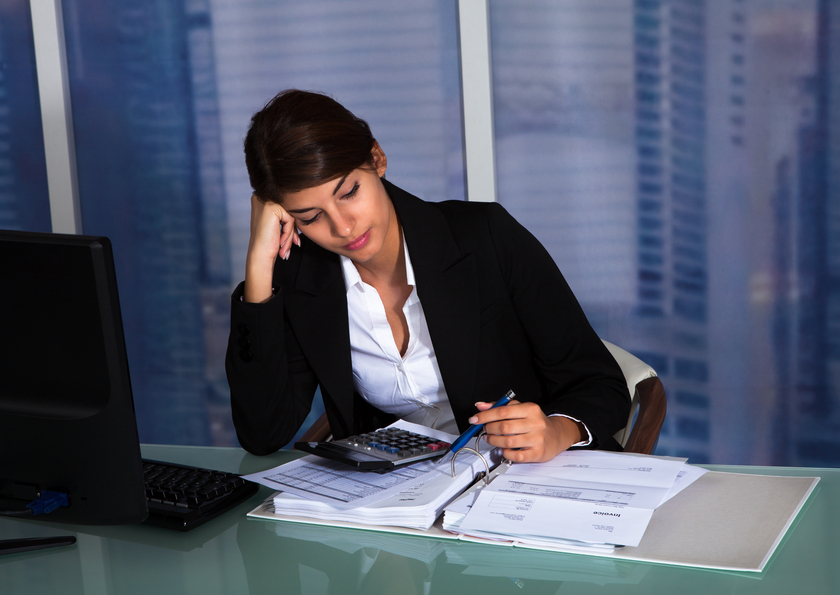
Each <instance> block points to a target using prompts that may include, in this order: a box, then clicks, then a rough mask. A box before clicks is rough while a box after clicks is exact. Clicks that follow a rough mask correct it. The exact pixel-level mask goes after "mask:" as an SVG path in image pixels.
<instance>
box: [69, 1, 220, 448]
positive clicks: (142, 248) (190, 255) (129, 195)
mask: <svg viewBox="0 0 840 595" xmlns="http://www.w3.org/2000/svg"><path fill="white" fill-rule="evenodd" d="M100 8H102V9H101V10H99V9H93V8H92V7H90V6H88V5H87V3H86V2H85V1H84V0H78V1H76V2H65V3H64V9H65V15H64V16H65V18H64V20H65V23H66V30H67V40H68V51H67V55H68V63H69V69H70V84H71V98H72V101H73V106H74V123H75V131H76V146H77V161H78V168H79V186H80V195H81V200H82V215H83V226H84V231H85V232H86V233H91V234H102V235H107V236H109V237H111V239H112V241H113V243H114V248H115V259H116V264H117V273H118V276H119V281H120V296H121V302H122V309H123V318H124V324H125V328H126V342H127V348H128V356H129V363H130V366H131V372H132V385H133V388H134V397H135V409H136V411H137V417H138V428H139V431H140V438H141V440H143V441H148V442H164V443H173V444H174V443H182V444H183V443H186V444H209V443H211V442H212V436H211V431H210V429H209V424H208V394H210V389H209V382H208V373H207V363H206V362H207V355H206V351H205V350H206V341H205V329H204V323H205V316H206V315H207V312H206V310H207V307H212V305H213V303H214V300H213V299H208V291H210V292H211V294H212V291H213V288H214V287H224V286H225V285H229V271H228V267H227V264H226V263H227V258H228V249H227V243H226V237H227V234H226V229H225V220H224V209H223V205H224V200H223V195H220V194H219V191H218V189H217V190H216V191H215V192H216V193H215V194H213V193H212V188H213V187H214V186H216V187H218V186H219V185H220V181H219V178H220V176H221V170H220V167H219V165H218V163H219V153H220V152H219V149H218V142H217V138H216V139H215V141H216V142H215V145H214V134H213V126H214V124H215V125H216V129H218V125H217V124H216V123H215V122H214V119H213V110H214V103H213V100H214V97H215V89H214V83H213V81H212V78H209V77H210V75H211V74H212V71H213V69H212V46H211V45H209V44H208V42H207V40H208V39H209V35H208V33H207V32H208V31H209V21H208V20H207V19H208V13H207V11H206V6H204V7H202V5H201V3H200V2H197V1H191V2H190V3H189V6H188V7H187V6H185V3H183V2H157V3H146V2H138V1H136V0H118V1H115V2H111V3H109V4H108V5H107V6H105V7H100ZM202 8H204V10H202ZM94 13H95V14H96V18H86V17H84V16H83V15H90V14H94ZM202 52H204V53H203V54H202ZM199 126H200V127H201V128H202V129H201V130H200V131H199V130H197V128H198V127H199ZM215 136H216V137H218V133H216V135H215ZM214 177H215V178H216V179H213V178H214ZM208 188H210V189H211V190H208ZM205 197H206V198H207V201H206V202H203V198H205ZM224 291H226V289H225V290H224ZM210 314H211V316H212V312H211V313H210Z"/></svg>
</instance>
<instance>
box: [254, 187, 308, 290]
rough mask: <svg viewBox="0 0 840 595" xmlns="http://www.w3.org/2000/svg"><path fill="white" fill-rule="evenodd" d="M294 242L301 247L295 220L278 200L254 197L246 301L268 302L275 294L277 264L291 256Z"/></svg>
mask: <svg viewBox="0 0 840 595" xmlns="http://www.w3.org/2000/svg"><path fill="white" fill-rule="evenodd" d="M292 244H297V245H298V246H300V237H298V233H297V228H296V226H295V219H294V217H292V216H291V215H289V213H287V212H286V210H285V209H284V208H283V207H281V206H280V205H279V204H277V203H275V202H262V201H261V200H259V199H258V198H257V196H256V195H252V196H251V237H250V239H249V240H248V256H247V258H246V261H245V291H244V299H245V301H246V302H258V303H259V302H266V301H268V300H269V299H270V298H271V296H272V295H273V292H272V278H273V275H274V263H275V261H276V260H277V257H278V256H279V257H280V258H282V259H283V260H287V259H288V258H289V253H290V252H291V250H292Z"/></svg>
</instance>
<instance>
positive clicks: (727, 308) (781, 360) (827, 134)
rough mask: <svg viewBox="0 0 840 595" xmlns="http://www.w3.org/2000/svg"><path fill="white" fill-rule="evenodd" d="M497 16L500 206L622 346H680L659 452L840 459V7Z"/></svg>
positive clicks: (728, 458)
mask: <svg viewBox="0 0 840 595" xmlns="http://www.w3.org/2000/svg"><path fill="white" fill-rule="evenodd" d="M747 5H748V6H747ZM489 6H490V20H491V50H492V60H493V84H494V104H495V132H496V142H497V162H498V188H499V200H500V202H501V203H502V204H504V205H505V206H506V207H507V208H508V209H509V210H510V211H511V212H512V213H513V214H514V215H515V216H516V217H517V218H518V219H519V220H520V221H521V222H522V223H523V224H524V225H525V226H526V227H528V228H529V229H531V230H532V231H533V232H534V233H535V234H536V235H537V236H538V237H539V239H540V240H541V241H542V242H543V243H544V244H545V245H546V247H547V248H548V249H549V251H550V252H551V253H552V255H553V256H554V258H555V260H556V261H557V263H558V264H559V265H560V268H561V269H562V270H563V272H564V274H565V275H566V277H567V279H568V281H569V283H570V285H571V287H572V289H573V290H574V291H575V293H576V295H577V296H578V298H579V299H580V301H581V304H582V306H583V308H584V310H585V311H586V313H587V315H588V316H589V319H590V321H591V322H592V323H593V325H594V326H595V328H596V330H597V331H598V332H599V333H600V334H601V336H602V337H603V338H605V339H607V340H609V341H612V342H614V343H617V344H619V345H621V346H622V347H624V348H626V349H628V350H630V351H631V352H634V353H638V354H640V355H641V356H642V357H644V354H646V353H647V354H651V353H654V354H668V358H669V360H670V362H671V363H672V365H671V369H670V370H665V372H669V375H668V377H667V378H665V379H663V382H664V384H665V388H666V392H667V393H668V394H669V395H673V398H671V399H669V405H668V415H669V417H672V416H673V417H674V419H675V420H676V421H675V422H674V423H672V424H670V431H669V432H668V433H667V434H665V433H663V436H662V439H661V440H660V442H659V447H658V451H657V452H658V453H659V454H676V455H679V453H691V456H692V458H693V459H694V461H693V462H702V461H712V462H715V463H752V464H771V463H772V464H782V465H824V464H827V462H828V461H831V464H840V458H837V454H836V453H837V452H838V448H836V447H833V446H826V447H825V448H824V449H823V450H822V451H821V452H819V453H818V452H817V451H816V450H815V449H814V448H813V445H814V444H822V445H831V444H833V445H837V444H838V443H840V440H839V439H838V436H840V434H838V432H837V428H838V419H840V396H838V395H840V373H838V372H840V347H838V346H840V341H838V340H837V339H836V337H838V336H840V334H838V330H840V284H838V283H837V282H836V280H837V279H838V278H840V225H838V221H840V210H838V205H840V200H838V199H840V183H838V180H840V174H838V172H840V159H838V156H837V151H838V147H840V133H838V131H840V127H838V126H837V124H836V123H837V122H838V121H840V118H838V113H840V103H838V97H840V93H837V92H836V91H837V89H838V88H840V86H838V76H840V69H838V64H840V35H838V31H840V5H838V3H837V2H832V1H830V0H778V1H774V2H752V3H744V2H741V1H740V0H703V1H701V0H698V1H696V2H685V1H682V0H660V1H656V2H640V1H636V2H631V1H628V0H564V1H562V2H556V1H552V0H532V1H529V2H527V3H523V2H518V1H516V0H490V3H489ZM736 17H737V18H736ZM660 359H661V358H660ZM649 363H651V364H655V361H650V362H649ZM680 395H683V396H684V395H708V404H707V405H706V406H704V407H702V408H700V407H698V406H697V404H696V402H697V400H696V399H694V400H691V399H683V398H681V397H680ZM704 398H706V397H704ZM689 422H690V423H689Z"/></svg>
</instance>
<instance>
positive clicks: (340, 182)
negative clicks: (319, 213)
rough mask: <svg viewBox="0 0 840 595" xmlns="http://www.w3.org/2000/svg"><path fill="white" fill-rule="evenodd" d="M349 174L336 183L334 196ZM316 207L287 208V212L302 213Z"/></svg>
mask: <svg viewBox="0 0 840 595" xmlns="http://www.w3.org/2000/svg"><path fill="white" fill-rule="evenodd" d="M349 175H350V174H347V176H349ZM347 176H344V177H343V178H341V179H340V180H339V181H338V184H336V185H335V190H333V192H332V193H333V196H335V195H336V193H337V192H338V189H339V188H341V185H342V184H344V181H345V180H346V179H347ZM314 208H315V207H306V208H304V209H286V212H287V213H297V214H300V213H305V212H307V211H311V210H312V209H314Z"/></svg>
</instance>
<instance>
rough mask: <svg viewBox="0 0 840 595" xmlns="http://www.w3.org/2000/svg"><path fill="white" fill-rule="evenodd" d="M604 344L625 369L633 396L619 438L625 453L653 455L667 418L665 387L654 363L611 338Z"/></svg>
mask: <svg viewBox="0 0 840 595" xmlns="http://www.w3.org/2000/svg"><path fill="white" fill-rule="evenodd" d="M604 345H606V347H607V349H609V351H610V353H611V354H612V356H613V358H615V361H616V362H617V363H618V366H619V367H620V368H621V371H622V373H623V374H624V379H625V381H626V382H627V390H628V392H629V393H630V399H631V400H630V415H629V417H628V419H627V425H626V426H625V427H624V428H623V429H621V430H619V431H618V432H617V433H616V434H615V439H616V440H617V441H618V443H619V444H621V446H623V447H624V450H625V452H635V453H641V454H650V453H651V452H653V448H654V447H655V446H656V441H657V439H658V438H659V431H660V430H661V429H662V422H663V421H664V420H665V411H666V409H667V402H666V398H665V389H664V387H663V386H662V382H661V381H660V380H659V378H658V377H657V376H656V370H654V369H653V368H652V367H651V366H649V365H648V364H646V363H645V362H643V361H642V360H640V359H639V358H637V357H636V356H635V355H633V354H632V353H630V352H628V351H625V350H624V349H622V348H621V347H618V346H617V345H613V344H612V343H610V342H608V341H604ZM637 413H638V415H637ZM634 421H635V423H634Z"/></svg>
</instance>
